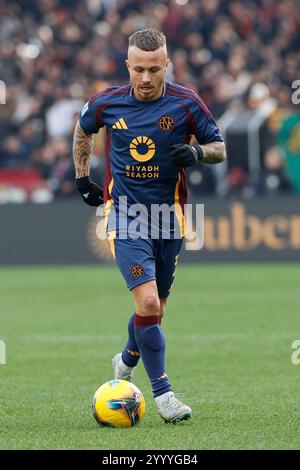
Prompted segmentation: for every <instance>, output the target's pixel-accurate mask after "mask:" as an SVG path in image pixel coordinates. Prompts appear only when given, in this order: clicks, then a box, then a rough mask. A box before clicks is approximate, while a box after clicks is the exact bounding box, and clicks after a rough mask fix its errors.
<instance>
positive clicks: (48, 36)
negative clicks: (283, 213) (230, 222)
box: [0, 0, 300, 197]
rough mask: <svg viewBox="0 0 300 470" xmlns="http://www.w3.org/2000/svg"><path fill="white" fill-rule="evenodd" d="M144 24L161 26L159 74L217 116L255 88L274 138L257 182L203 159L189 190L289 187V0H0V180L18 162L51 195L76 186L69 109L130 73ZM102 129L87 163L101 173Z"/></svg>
mask: <svg viewBox="0 0 300 470" xmlns="http://www.w3.org/2000/svg"><path fill="white" fill-rule="evenodd" d="M146 27H156V28H158V29H160V30H162V31H163V32H164V33H165V34H166V37H167V44H168V52H169V57H170V59H171V65H170V67H169V70H168V79H169V80H172V81H175V82H177V83H179V84H182V85H184V86H188V87H191V88H193V89H194V90H195V91H197V92H199V94H200V95H201V96H202V98H203V99H204V100H205V101H206V103H207V105H208V107H209V108H210V109H211V111H212V113H213V115H214V117H215V118H216V120H217V121H218V122H220V123H222V117H223V116H224V115H225V114H226V113H228V112H230V110H234V109H243V110H245V109H246V110H247V109H249V110H251V109H253V108H255V106H256V104H255V100H257V99H258V100H259V99H261V97H262V96H263V100H264V101H265V100H268V101H271V102H272V106H271V107H272V119H270V120H269V121H270V122H269V124H268V128H269V134H270V135H271V139H269V140H268V142H269V144H268V145H269V146H268V147H267V148H264V149H263V155H262V162H263V163H262V164H263V166H262V171H261V174H260V176H259V178H257V179H256V181H255V184H254V183H253V182H251V180H249V177H248V176H249V175H248V171H247V168H246V169H245V168H244V167H243V165H239V164H238V162H237V163H235V165H234V166H232V167H231V168H229V169H228V168H227V169H226V171H223V173H222V174H221V175H220V174H219V175H218V174H216V173H215V170H212V169H211V168H208V167H206V168H205V169H204V168H203V170H202V173H201V172H200V173H198V174H195V173H194V174H191V175H190V181H191V187H192V191H193V190H194V191H195V192H197V191H198V192H201V193H202V194H214V193H215V192H216V191H217V188H220V187H223V188H225V190H223V192H225V193H226V194H235V193H239V194H244V195H247V194H249V195H251V194H256V193H266V192H268V191H269V190H271V191H273V190H274V189H275V190H276V192H279V193H282V192H283V193H285V192H289V191H291V190H292V188H291V184H290V181H289V178H288V177H287V175H286V171H285V169H284V163H283V155H282V153H281V152H280V149H279V147H278V145H277V140H276V135H277V131H278V127H279V125H280V120H281V119H282V117H283V116H286V115H289V114H293V113H295V112H297V110H296V106H295V105H293V103H292V102H291V93H292V90H291V84H292V82H294V81H295V80H296V79H297V78H299V79H300V75H299V71H300V52H299V51H300V34H299V30H300V4H299V1H298V0H281V1H279V0H249V1H238V0H236V1H235V0H234V1H228V0H155V1H154V0H153V1H151V0H39V1H38V0H33V1H30V2H28V1H26V0H18V1H10V2H7V1H4V0H0V80H2V81H3V82H4V83H5V84H6V97H5V102H6V104H0V119H1V126H0V135H1V139H0V189H1V184H2V187H3V184H4V183H3V182H2V183H1V173H2V174H6V173H7V172H9V171H11V170H20V169H21V170H22V171H24V173H26V171H34V172H35V174H36V175H37V178H40V180H41V181H42V183H43V184H42V186H43V185H44V188H45V189H46V190H47V191H49V192H50V193H51V195H52V194H54V195H55V197H65V196H68V195H71V194H73V193H74V183H73V180H74V169H73V163H72V134H73V129H74V124H75V122H76V120H77V117H78V112H79V110H80V108H81V107H82V105H83V104H84V103H85V102H86V101H87V99H88V98H89V97H90V96H91V95H92V94H93V93H94V92H96V91H98V90H101V89H103V88H105V87H106V86H108V85H111V84H125V83H128V73H127V69H126V67H125V64H124V60H125V58H126V55H127V47H128V36H129V35H130V34H132V33H133V32H134V31H136V30H139V29H143V28H146ZM297 75H298V76H297ZM2 103H3V102H2ZM298 107H299V106H298ZM101 139H102V136H101V135H100V137H99V138H98V141H97V142H96V144H95V156H94V157H93V163H92V172H93V173H94V175H93V176H94V177H95V178H96V179H98V182H100V183H101V178H102V175H103V171H104V163H103V160H104V158H103V157H104V151H103V147H102V142H101ZM241 158H242V156H241ZM272 175H273V176H274V175H275V176H276V178H277V180H278V181H277V182H278V184H275V183H274V181H275V180H274V178H273V179H272V178H271V179H270V178H269V177H270V176H271V177H272ZM276 178H275V179H276ZM220 179H221V183H222V182H223V183H224V181H225V183H226V184H223V185H222V184H220ZM268 181H269V183H268ZM270 181H271V183H270ZM249 188H250V189H249Z"/></svg>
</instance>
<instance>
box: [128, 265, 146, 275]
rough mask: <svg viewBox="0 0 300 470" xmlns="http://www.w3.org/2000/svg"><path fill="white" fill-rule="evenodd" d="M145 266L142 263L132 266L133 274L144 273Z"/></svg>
mask: <svg viewBox="0 0 300 470" xmlns="http://www.w3.org/2000/svg"><path fill="white" fill-rule="evenodd" d="M144 272H145V271H144V267H143V266H142V265H141V264H135V265H133V266H132V268H131V274H132V275H133V277H140V276H142V275H143V274H144Z"/></svg>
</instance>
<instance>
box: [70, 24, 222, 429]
mask: <svg viewBox="0 0 300 470" xmlns="http://www.w3.org/2000/svg"><path fill="white" fill-rule="evenodd" d="M168 62H169V59H168V56H167V48H166V38H165V36H164V34H163V33H161V32H159V31H157V30H155V29H146V30H143V31H137V32H136V33H134V34H133V35H132V36H131V37H130V38H129V48H128V59H127V60H126V65H127V68H128V72H129V75H130V85H126V86H114V87H111V88H108V89H106V90H105V91H103V92H100V93H96V94H95V95H94V96H93V97H92V98H91V99H90V101H89V102H88V103H86V105H85V106H84V107H83V109H82V111H81V114H80V118H79V121H78V123H77V125H76V128H75V132H74V144H73V155H74V163H75V169H76V185H77V188H78V190H79V192H80V194H81V196H82V199H83V200H84V202H86V203H87V204H89V205H91V206H99V205H101V204H103V202H104V203H105V219H106V222H107V234H108V240H109V243H110V247H111V250H112V253H113V255H114V257H115V260H116V263H117V265H118V267H119V269H120V271H121V273H122V275H123V277H124V279H125V281H126V283H127V286H128V288H129V290H130V291H131V293H132V295H133V300H134V305H135V311H134V313H133V315H132V317H131V318H130V320H129V323H128V341H127V344H126V345H125V347H124V349H123V351H122V352H121V353H119V354H117V355H116V356H115V357H114V358H113V361H112V364H113V368H114V374H115V378H116V379H125V380H129V381H132V375H133V370H134V368H135V367H136V366H137V363H138V361H139V359H140V356H141V358H142V361H143V364H144V367H145V369H146V372H147V374H148V376H149V379H150V381H151V386H152V390H153V395H154V398H155V401H156V404H157V406H158V412H159V414H160V416H161V417H162V418H163V419H164V420H165V421H166V422H176V421H181V420H184V419H188V418H190V417H191V415H192V410H191V408H190V407H189V406H187V405H185V404H183V403H181V402H180V401H179V400H178V399H177V398H176V397H175V395H174V392H173V391H172V386H171V383H170V380H169V378H168V376H167V374H166V369H165V338H164V334H163V331H162V328H161V320H162V316H163V314H164V310H165V306H166V302H167V297H168V295H169V292H170V289H171V286H172V282H173V279H174V272H175V266H176V263H177V258H178V254H179V251H180V248H181V245H182V239H183V236H184V212H183V211H184V204H185V202H186V199H187V189H186V175H185V170H184V169H185V168H186V167H188V166H193V165H198V164H214V163H219V162H222V161H223V160H224V158H225V146H224V142H223V138H222V136H221V134H220V132H219V129H218V127H217V125H216V123H215V122H214V120H213V118H212V116H211V114H210V112H209V110H208V109H207V107H206V105H205V104H204V102H203V101H202V99H201V98H200V97H199V96H198V95H197V94H196V93H195V92H194V91H192V90H190V89H188V88H185V87H183V86H180V85H177V84H175V83H170V82H167V81H166V80H165V74H166V71H167V66H168ZM104 126H105V127H106V131H107V168H106V179H105V187H104V190H102V189H101V188H100V187H99V186H98V185H96V184H95V183H93V182H92V181H90V178H89V161H90V158H91V155H92V148H93V134H96V133H97V132H98V131H99V128H100V127H104ZM193 135H194V136H195V137H196V139H197V142H198V143H197V144H195V145H190V144H189V143H190V139H191V137H192V136H193ZM121 196H122V197H124V196H126V197H127V204H128V206H129V207H130V206H131V205H132V204H143V207H146V209H150V208H151V207H152V206H151V205H153V204H167V205H168V206H169V207H171V206H172V207H174V208H175V210H174V214H175V215H174V220H173V222H172V224H171V225H170V227H171V228H170V229H169V230H167V235H168V236H166V230H164V229H163V227H162V225H161V222H160V221H158V222H157V220H156V222H155V223H157V225H158V232H159V235H158V237H156V238H154V237H152V238H151V231H150V230H148V228H147V230H146V232H147V233H145V230H144V232H143V231H141V236H140V237H139V238H136V237H134V236H130V233H129V232H128V230H127V232H126V236H124V230H123V228H122V226H121V222H119V223H117V225H113V224H111V214H112V212H114V213H115V214H117V215H120V212H121V210H120V207H121V205H120V197H121ZM112 209H113V211H112ZM128 214H130V211H128V213H126V215H125V218H128V219H129V220H130V218H131V216H130V215H128ZM147 220H148V219H147ZM151 223H154V222H153V220H152V219H151V217H150V225H151ZM175 225H176V227H177V228H178V227H179V236H175V233H177V234H178V230H177V232H176V230H175V228H174V227H175Z"/></svg>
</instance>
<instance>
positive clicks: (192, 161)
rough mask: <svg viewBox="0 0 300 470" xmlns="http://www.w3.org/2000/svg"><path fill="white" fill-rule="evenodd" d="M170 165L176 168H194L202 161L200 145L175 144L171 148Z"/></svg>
mask: <svg viewBox="0 0 300 470" xmlns="http://www.w3.org/2000/svg"><path fill="white" fill-rule="evenodd" d="M170 157H171V163H172V165H174V166H177V167H186V166H194V165H196V163H198V162H199V161H200V160H202V159H203V150H202V148H201V145H197V144H196V145H188V144H175V145H172V147H171V152H170Z"/></svg>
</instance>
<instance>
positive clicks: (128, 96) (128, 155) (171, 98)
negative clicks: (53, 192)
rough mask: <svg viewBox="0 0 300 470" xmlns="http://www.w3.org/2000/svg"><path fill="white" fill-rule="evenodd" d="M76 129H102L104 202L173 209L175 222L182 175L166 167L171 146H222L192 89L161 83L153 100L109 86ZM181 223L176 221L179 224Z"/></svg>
mask: <svg viewBox="0 0 300 470" xmlns="http://www.w3.org/2000/svg"><path fill="white" fill-rule="evenodd" d="M80 126H81V127H82V129H83V130H84V131H85V132H86V133H87V134H91V133H93V134H96V133H97V132H98V131H99V128H100V127H104V126H105V127H106V129H107V168H106V181H105V188H104V197H105V201H106V202H109V203H110V204H114V207H115V208H116V209H117V208H118V200H119V197H120V196H127V200H128V204H135V203H139V204H144V205H145V206H146V207H150V205H151V204H163V203H165V204H168V205H170V206H172V205H173V204H174V205H175V206H176V214H177V215H178V218H180V217H181V216H182V214H183V211H184V204H185V203H186V200H187V187H186V174H185V171H184V169H178V168H176V167H174V166H173V165H172V164H171V163H170V156H169V153H170V148H171V146H172V145H173V144H180V143H189V142H190V139H191V136H192V135H195V137H196V138H197V140H198V142H199V144H208V143H210V142H215V141H220V142H222V141H223V138H222V136H221V134H220V131H219V129H218V127H217V125H216V123H215V121H214V119H213V117H212V115H211V113H210V112H209V110H208V109H207V107H206V105H205V104H204V102H203V101H202V99H201V98H200V97H199V96H198V95H197V94H196V93H195V92H194V91H192V90H190V89H188V88H185V87H182V86H180V85H177V84H175V83H169V82H166V83H165V84H164V90H163V94H162V96H161V97H160V98H158V99H156V100H153V101H141V100H137V99H136V98H135V97H134V95H133V89H132V86H130V85H127V86H116V87H111V88H108V89H106V90H104V91H103V92H100V93H97V94H95V95H94V96H93V97H92V98H91V99H90V101H89V102H88V103H86V105H85V106H84V107H83V109H82V111H81V114H80ZM180 223H181V222H180Z"/></svg>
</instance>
